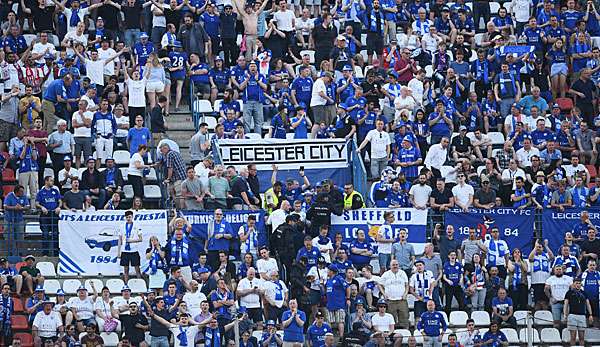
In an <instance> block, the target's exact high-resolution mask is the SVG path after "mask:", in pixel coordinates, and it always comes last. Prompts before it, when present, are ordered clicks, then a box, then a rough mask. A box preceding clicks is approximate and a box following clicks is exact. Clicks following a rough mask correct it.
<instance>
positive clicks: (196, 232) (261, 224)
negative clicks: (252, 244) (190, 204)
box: [183, 211, 267, 260]
mask: <svg viewBox="0 0 600 347" xmlns="http://www.w3.org/2000/svg"><path fill="white" fill-rule="evenodd" d="M224 213H225V216H224V218H225V220H226V221H228V222H229V224H231V228H232V230H233V233H234V234H235V237H236V240H237V233H238V231H239V229H240V227H241V226H242V225H245V224H246V221H247V220H248V216H251V215H252V216H255V217H256V228H257V230H259V234H258V244H259V245H261V246H262V245H266V244H267V234H266V231H265V218H264V217H265V212H264V211H225V212H224ZM183 214H184V216H185V217H186V218H187V220H188V221H189V222H190V224H191V225H192V232H191V235H192V239H193V241H192V245H191V247H190V248H191V249H190V256H191V257H192V259H194V260H196V259H197V258H198V253H199V252H200V251H201V249H202V248H203V247H204V240H206V238H207V236H208V223H209V221H212V220H213V218H214V212H212V211H206V212H204V211H198V212H190V211H185V212H183ZM238 244H239V243H238ZM238 250H239V248H236V249H235V253H236V254H237V252H238Z"/></svg>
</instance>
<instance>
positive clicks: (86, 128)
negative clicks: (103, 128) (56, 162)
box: [71, 88, 95, 169]
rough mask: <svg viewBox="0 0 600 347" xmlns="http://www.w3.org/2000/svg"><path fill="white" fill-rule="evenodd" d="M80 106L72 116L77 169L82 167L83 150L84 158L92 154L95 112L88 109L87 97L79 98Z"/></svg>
mask: <svg viewBox="0 0 600 347" xmlns="http://www.w3.org/2000/svg"><path fill="white" fill-rule="evenodd" d="M90 89H92V88H90ZM94 93H95V92H94ZM78 107H79V109H78V110H77V111H75V112H74V113H73V116H72V117H71V121H72V124H73V129H74V130H73V138H74V139H75V153H74V155H75V167H76V168H77V169H79V168H80V167H81V152H83V157H84V158H89V157H90V156H91V155H92V120H93V119H94V114H93V113H92V112H90V111H88V102H87V101H86V100H85V99H83V98H82V99H81V100H79V103H78Z"/></svg>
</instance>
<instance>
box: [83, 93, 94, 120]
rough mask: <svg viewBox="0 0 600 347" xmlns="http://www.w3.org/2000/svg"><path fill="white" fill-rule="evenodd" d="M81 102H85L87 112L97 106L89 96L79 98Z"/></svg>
mask: <svg viewBox="0 0 600 347" xmlns="http://www.w3.org/2000/svg"><path fill="white" fill-rule="evenodd" d="M81 100H85V101H86V102H87V109H88V110H91V109H93V108H96V106H97V105H96V103H95V102H94V99H92V98H90V97H89V96H87V95H85V94H84V95H82V96H81ZM90 112H92V111H90ZM92 115H93V112H92Z"/></svg>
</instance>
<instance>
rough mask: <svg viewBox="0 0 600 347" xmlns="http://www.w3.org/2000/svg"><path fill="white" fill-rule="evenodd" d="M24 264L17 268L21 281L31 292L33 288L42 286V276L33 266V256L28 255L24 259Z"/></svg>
mask: <svg viewBox="0 0 600 347" xmlns="http://www.w3.org/2000/svg"><path fill="white" fill-rule="evenodd" d="M24 261H25V264H24V265H23V266H21V268H20V269H19V275H21V277H22V278H23V283H24V284H25V286H26V287H27V289H28V290H29V292H30V293H33V288H36V287H41V288H43V287H44V280H45V279H44V276H42V274H41V273H40V270H38V268H37V267H36V266H35V257H34V256H32V255H28V256H26V257H25V259H24Z"/></svg>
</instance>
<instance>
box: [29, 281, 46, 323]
mask: <svg viewBox="0 0 600 347" xmlns="http://www.w3.org/2000/svg"><path fill="white" fill-rule="evenodd" d="M47 299H48V298H47V297H46V291H45V290H44V286H43V285H37V286H36V287H35V291H31V297H30V298H29V299H27V301H26V302H25V312H27V314H28V315H29V317H28V322H29V324H31V323H33V320H34V319H35V315H36V314H37V313H38V312H41V311H42V309H43V303H44V301H46V300H47Z"/></svg>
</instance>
